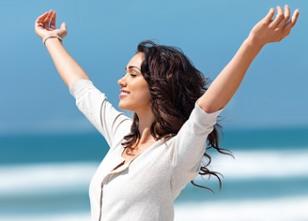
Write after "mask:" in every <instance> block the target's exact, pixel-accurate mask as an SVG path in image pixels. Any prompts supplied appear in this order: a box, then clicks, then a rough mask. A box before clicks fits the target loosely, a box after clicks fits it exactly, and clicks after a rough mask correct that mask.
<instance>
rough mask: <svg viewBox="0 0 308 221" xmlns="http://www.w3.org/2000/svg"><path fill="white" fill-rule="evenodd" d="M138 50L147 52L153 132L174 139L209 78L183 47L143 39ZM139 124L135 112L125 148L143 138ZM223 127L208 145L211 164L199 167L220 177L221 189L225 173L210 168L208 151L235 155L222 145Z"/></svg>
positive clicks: (146, 74)
mask: <svg viewBox="0 0 308 221" xmlns="http://www.w3.org/2000/svg"><path fill="white" fill-rule="evenodd" d="M138 52H142V53H144V56H145V57H144V61H143V62H142V64H141V73H142V75H143V77H144V79H145V80H146V82H147V84H148V86H149V90H150V95H151V101H152V111H153V114H154V118H155V120H154V122H153V123H152V125H151V128H150V131H151V135H152V136H153V137H154V138H155V139H156V140H158V139H160V138H165V139H170V138H171V137H173V136H175V135H176V134H177V133H178V131H179V130H180V128H181V126H182V125H183V124H184V122H185V121H186V120H187V119H188V118H189V116H190V114H191V112H192V110H193V108H194V105H195V102H196V101H197V99H198V98H199V97H201V96H202V94H204V92H205V91H206V90H207V88H208V87H207V85H208V84H209V80H208V79H207V78H205V77H204V76H203V74H202V73H201V72H200V71H199V70H198V69H196V68H195V67H194V66H193V65H192V63H191V62H190V60H189V59H188V58H187V57H186V56H185V55H184V53H183V52H182V51H181V50H180V49H177V48H175V47H171V46H165V45H159V44H156V43H154V42H153V41H143V42H141V43H139V44H138V47H137V51H136V53H138ZM218 121H219V119H217V122H218ZM138 125H139V119H138V116H137V114H136V113H135V114H134V116H133V124H132V126H131V131H130V133H129V134H128V135H126V136H125V137H124V140H125V141H124V142H123V143H122V145H123V147H124V148H133V145H134V144H135V143H136V142H137V141H138V140H139V139H140V133H139V130H138ZM221 129H222V127H221V125H220V124H219V123H216V124H215V125H214V129H213V131H212V132H211V133H210V134H209V135H208V138H207V147H206V150H205V152H204V154H203V156H204V157H205V158H206V159H207V163H205V165H202V166H201V168H200V170H199V174H200V175H203V176H205V175H208V176H211V175H213V176H214V177H216V178H217V179H218V181H219V187H220V189H221V187H222V181H221V178H220V176H222V174H220V173H218V172H215V171H211V170H209V169H208V168H207V167H208V165H209V164H210V163H211V156H210V155H209V154H208V151H207V150H208V149H210V148H214V149H216V150H217V151H218V152H219V153H223V154H228V155H232V154H231V152H230V151H228V150H226V149H224V148H221V147H219V130H221ZM191 183H192V184H193V185H195V186H198V187H201V188H206V189H208V190H210V191H212V189H211V188H209V187H204V186H201V185H198V184H196V183H195V182H194V181H193V180H192V181H191Z"/></svg>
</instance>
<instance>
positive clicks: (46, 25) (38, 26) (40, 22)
mask: <svg viewBox="0 0 308 221" xmlns="http://www.w3.org/2000/svg"><path fill="white" fill-rule="evenodd" d="M35 33H36V34H37V35H38V36H39V37H40V38H41V39H44V38H45V37H47V36H50V35H57V36H59V37H61V38H64V37H65V36H66V35H67V29H66V24H65V23H64V22H63V23H62V24H61V25H60V28H58V29H57V28H56V11H54V10H49V11H47V12H45V13H44V14H42V15H40V16H39V17H37V19H36V20H35Z"/></svg>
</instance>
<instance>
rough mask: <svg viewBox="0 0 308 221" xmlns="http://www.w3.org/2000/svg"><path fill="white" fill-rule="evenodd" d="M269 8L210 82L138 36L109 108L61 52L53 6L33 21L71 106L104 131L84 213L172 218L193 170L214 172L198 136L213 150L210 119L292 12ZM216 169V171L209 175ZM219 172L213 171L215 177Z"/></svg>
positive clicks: (177, 55) (289, 22)
mask: <svg viewBox="0 0 308 221" xmlns="http://www.w3.org/2000/svg"><path fill="white" fill-rule="evenodd" d="M274 14H275V10H274V9H270V10H269V12H268V14H267V15H266V16H265V17H264V18H263V19H262V20H260V21H259V22H258V23H257V24H256V25H255V26H254V27H253V29H252V30H251V31H250V33H249V35H248V37H247V38H246V39H245V41H244V42H243V44H242V45H241V47H240V48H239V50H238V51H237V53H236V54H235V56H234V57H233V58H232V60H231V61H230V62H229V64H228V65H227V66H226V67H225V68H224V69H223V70H222V71H221V73H220V74H219V75H218V76H217V77H216V79H215V80H214V81H213V82H212V84H211V85H210V87H208V88H207V87H205V85H206V83H207V81H205V79H204V78H203V77H202V74H201V73H200V72H199V71H198V70H197V69H196V68H195V67H194V66H193V65H192V64H191V63H190V62H189V60H188V59H187V58H186V57H185V55H184V54H183V53H182V52H180V51H179V50H177V49H175V48H172V47H168V46H163V45H157V44H155V43H153V42H149V41H148V42H141V43H140V44H139V45H138V48H137V52H136V54H135V55H134V56H133V57H132V58H131V60H130V61H129V62H128V64H127V66H126V68H125V75H124V76H123V77H122V78H121V79H119V81H118V84H119V86H120V89H121V93H120V101H119V107H120V108H121V109H126V110H129V111H132V112H133V113H134V117H133V119H130V118H129V117H127V116H125V115H124V114H123V113H122V112H119V111H117V110H116V109H115V108H114V107H113V106H112V105H111V104H110V102H109V101H108V100H107V98H106V96H105V94H104V93H102V92H101V91H99V90H98V89H97V88H96V87H95V86H94V85H93V83H92V82H91V81H90V80H89V77H88V76H87V74H86V73H85V72H84V71H83V70H82V68H81V67H80V66H79V65H78V64H77V63H76V62H75V61H74V59H73V58H72V57H71V56H70V55H69V54H68V53H67V51H66V50H65V48H64V47H63V45H62V43H61V42H62V39H63V38H64V37H65V35H66V33H67V31H66V26H65V24H64V23H62V25H61V26H60V28H59V29H56V12H55V11H48V12H46V13H44V14H43V15H41V16H39V17H38V18H37V20H36V22H35V31H36V33H37V34H38V36H39V37H41V38H42V40H43V43H44V44H45V45H46V47H47V49H48V52H49V53H50V55H51V58H52V60H53V62H54V64H55V66H56V68H57V70H58V72H59V74H60V76H61V77H62V79H63V80H64V82H65V83H66V85H67V86H68V87H69V90H70V92H71V94H72V95H73V96H74V97H75V99H76V105H77V106H78V108H79V110H80V111H81V112H82V113H83V114H84V115H85V116H86V117H87V118H88V120H89V121H90V122H91V123H92V124H93V125H94V126H95V127H96V128H97V130H98V131H99V132H100V133H101V134H102V135H103V136H104V137H105V139H106V141H107V143H108V145H109V147H110V149H109V151H108V153H107V154H106V156H105V158H104V160H103V161H102V162H101V164H100V165H99V167H98V169H97V171H96V173H95V175H94V176H93V178H92V180H91V184H90V191H89V192H90V201H91V215H92V220H93V221H94V220H95V221H99V220H105V221H109V220H110V221H111V220H112V221H114V220H117V221H119V220H142V221H145V220H173V216H174V214H173V202H174V200H175V199H176V197H177V196H178V195H179V193H180V192H181V190H182V189H183V188H184V187H185V186H186V184H187V183H188V182H189V181H191V180H193V179H194V178H195V177H196V176H197V175H198V173H200V174H201V175H215V176H217V173H215V172H212V171H210V170H208V168H207V166H208V164H206V165H204V164H203V161H202V157H203V156H206V157H207V158H208V159H209V160H210V156H209V155H208V154H207V153H204V144H205V143H206V142H208V144H209V146H210V147H214V148H215V149H217V150H218V151H219V152H222V153H228V152H225V151H224V150H223V149H222V148H220V147H219V145H218V133H217V126H218V124H217V123H216V121H217V117H218V115H219V113H220V112H221V111H222V110H223V109H224V107H225V106H226V104H227V103H228V102H229V100H230V99H231V98H232V96H233V95H234V94H235V92H236V90H237V89H238V87H239V85H240V82H241V80H242V79H243V77H244V74H245V72H246V70H247V69H248V67H249V65H250V64H251V62H252V61H253V59H254V58H255V57H256V55H257V54H258V53H259V52H260V50H261V49H262V48H263V47H264V46H265V45H266V44H267V43H270V42H277V41H280V40H282V39H283V38H285V37H286V36H287V35H288V34H289V32H290V31H291V29H292V28H293V27H294V25H295V23H296V20H297V18H298V15H299V12H298V10H296V11H295V12H294V13H293V16H292V18H290V9H289V7H288V6H285V7H284V10H283V9H282V8H281V7H277V15H276V16H274ZM217 177H218V176H217ZM218 178H219V177H218Z"/></svg>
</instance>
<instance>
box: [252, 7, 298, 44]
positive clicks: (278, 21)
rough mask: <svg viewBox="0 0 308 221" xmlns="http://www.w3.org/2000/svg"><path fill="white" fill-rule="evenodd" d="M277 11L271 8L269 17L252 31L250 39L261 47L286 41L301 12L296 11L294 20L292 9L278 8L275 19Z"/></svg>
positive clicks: (262, 20)
mask: <svg viewBox="0 0 308 221" xmlns="http://www.w3.org/2000/svg"><path fill="white" fill-rule="evenodd" d="M274 14H275V10H274V9H273V8H271V9H270V10H269V12H268V13H267V15H266V16H265V17H264V18H263V19H261V20H260V21H259V22H258V23H257V24H256V25H255V26H254V27H253V28H252V30H251V32H250V37H251V38H252V39H254V41H255V42H256V43H258V44H260V45H265V44H266V43H270V42H278V41H281V40H282V39H284V38H285V37H286V36H288V34H289V33H290V31H291V30H292V28H293V27H294V25H295V23H296V21H297V18H298V16H299V11H298V10H295V11H294V13H293V15H292V18H291V17H290V8H289V6H288V5H285V7H284V11H283V10H282V8H281V7H280V6H278V7H277V15H276V17H275V18H274V19H273V16H274Z"/></svg>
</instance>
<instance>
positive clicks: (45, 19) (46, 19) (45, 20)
mask: <svg viewBox="0 0 308 221" xmlns="http://www.w3.org/2000/svg"><path fill="white" fill-rule="evenodd" d="M50 14H51V10H49V11H48V12H47V15H46V16H45V18H44V19H43V20H42V22H43V23H44V24H46V23H48V21H49V17H50Z"/></svg>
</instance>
